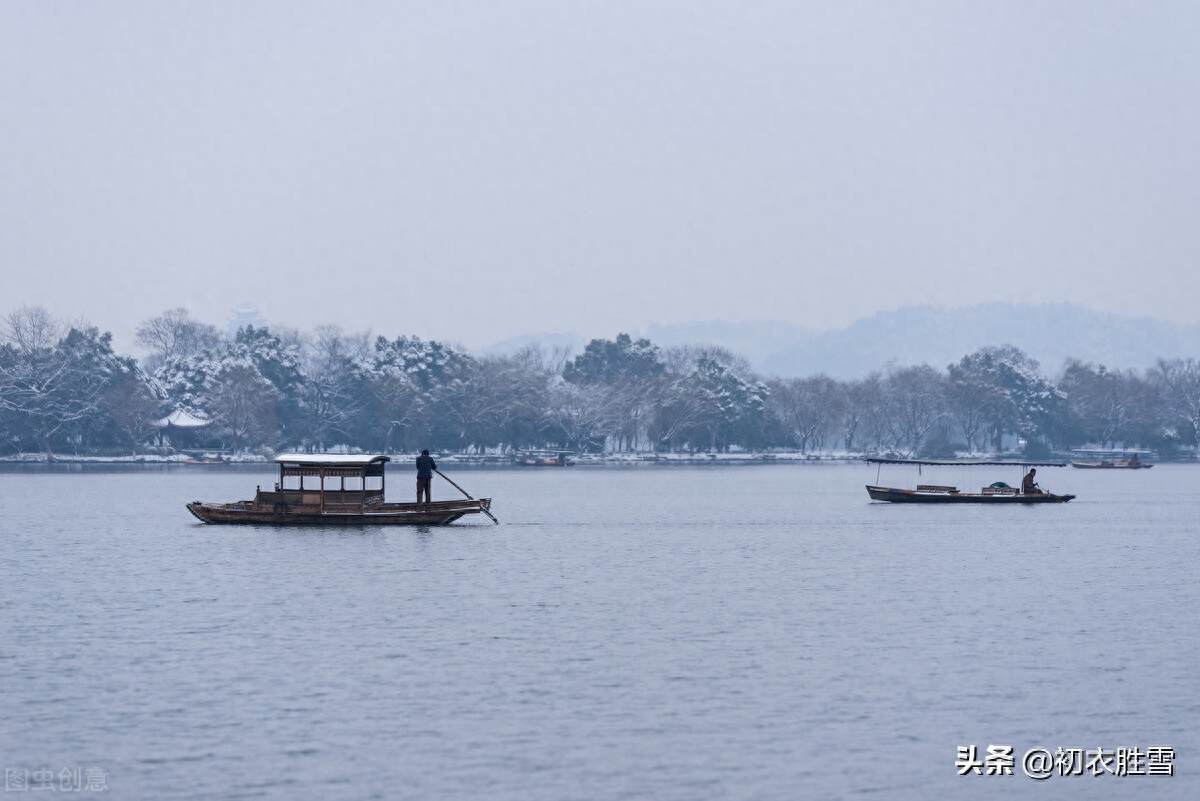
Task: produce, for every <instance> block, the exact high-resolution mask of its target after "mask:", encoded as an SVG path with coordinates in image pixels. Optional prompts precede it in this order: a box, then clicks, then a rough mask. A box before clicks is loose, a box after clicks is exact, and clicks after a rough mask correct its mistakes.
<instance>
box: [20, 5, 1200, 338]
mask: <svg viewBox="0 0 1200 801" xmlns="http://www.w3.org/2000/svg"><path fill="white" fill-rule="evenodd" d="M1198 99H1200V3H1196V2H1192V1H1191V0H1185V1H1181V2H1169V1H1167V0H1155V2H1150V3H1147V2H1144V0H1136V1H1133V2H1104V1H1103V0H1094V1H1091V2H1086V3H1081V2H1073V1H1072V0H1060V1H1059V2H1055V0H1037V1H1036V2H1020V1H1019V0H999V1H998V2H982V1H980V0H976V1H973V2H958V1H955V2H886V1H885V0H879V2H847V1H846V0H828V1H827V2H803V1H802V0H782V1H781V2H745V1H744V0H737V1H736V2H734V1H731V2H703V1H702V0H701V1H698V0H670V1H667V2H655V0H637V1H636V2H617V1H615V0H600V1H597V2H584V1H572V0H546V1H545V2H508V1H507V0H495V1H485V0H477V1H476V2H453V1H447V0H430V1H429V2H400V1H397V2H378V3H374V2H355V3H339V2H326V3H312V2H297V1H296V0H288V1H287V2H167V3H163V2H102V1H99V0H98V1H97V2H53V1H52V0H6V2H4V3H3V4H0V271H2V275H3V279H4V280H3V287H4V289H3V293H2V294H0V313H3V312H7V311H9V310H11V309H12V308H15V307H16V306H19V305H22V304H41V305H45V306H47V307H48V308H49V309H50V310H51V311H53V312H54V313H55V314H58V315H60V316H63V317H78V316H80V315H83V316H86V317H87V318H89V319H90V320H91V321H92V322H93V323H95V324H97V325H99V326H101V327H102V328H105V329H109V330H112V331H113V333H114V335H115V336H116V338H117V346H118V349H119V350H125V351H128V350H130V349H132V347H133V342H132V331H133V329H134V327H135V326H136V325H137V323H138V322H140V321H141V320H144V319H146V318H148V317H152V316H154V315H156V314H159V313H161V312H162V311H164V310H166V309H168V308H172V307H175V306H184V307H186V308H188V309H189V310H190V311H191V312H192V314H193V315H194V316H195V317H197V318H199V319H202V320H206V321H208V322H213V323H217V324H223V323H224V322H225V321H226V320H227V319H228V318H229V316H230V313H231V310H232V309H233V308H234V307H235V306H239V305H243V304H247V303H250V304H254V305H256V306H258V308H259V309H260V310H261V312H262V314H263V316H264V317H265V318H266V319H267V320H268V321H270V322H272V323H278V324H285V325H290V326H295V327H299V328H310V327H312V326H315V325H317V324H320V323H337V324H340V325H342V326H343V327H345V328H347V329H350V330H363V329H367V328H370V329H372V330H374V331H375V332H376V333H382V334H386V335H389V336H395V335H399V334H417V335H420V336H422V337H426V338H435V339H443V340H449V341H456V342H460V343H463V344H465V345H467V346H469V347H477V346H482V345H486V344H489V343H492V342H494V341H497V340H500V339H504V338H506V337H509V336H512V335H515V334H523V333H534V332H551V331H572V332H575V333H577V334H580V335H582V336H584V337H592V336H606V337H610V336H612V335H614V334H615V333H616V332H618V331H622V330H634V329H642V328H645V327H646V326H649V325H650V324H653V323H671V322H682V321H689V320H707V319H725V320H740V321H749V320H787V321H793V322H801V323H805V324H808V325H811V326H813V327H817V328H829V327H841V326H844V325H846V324H848V323H850V322H852V321H853V320H854V319H856V318H858V317H861V316H863V315H866V314H870V313H872V312H874V311H878V310H881V309H891V308H897V307H900V306H905V305H911V304H917V303H933V304H941V305H950V306H959V305H970V304H975V303H979V302H985V301H1018V302H1043V301H1074V302H1078V303H1081V304H1084V305H1087V306H1091V307H1094V308H1097V309H1101V310H1105V311H1113V312H1121V313H1129V314H1138V315H1151V316H1157V317H1162V318H1164V319H1168V320H1172V321H1175V322H1189V323H1190V322H1196V321H1198V320H1200V306H1198V305H1197V300H1196V299H1197V297H1198V296H1200V270H1198V269H1197V268H1198V266H1200V264H1198V261H1200V260H1198V258H1197V257H1198V255H1200V102H1197V101H1198Z"/></svg>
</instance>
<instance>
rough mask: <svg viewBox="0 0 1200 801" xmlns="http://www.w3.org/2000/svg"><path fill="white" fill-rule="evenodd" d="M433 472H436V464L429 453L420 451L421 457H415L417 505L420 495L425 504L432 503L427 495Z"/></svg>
mask: <svg viewBox="0 0 1200 801" xmlns="http://www.w3.org/2000/svg"><path fill="white" fill-rule="evenodd" d="M434 470H437V464H436V463H435V462H434V461H433V457H432V456H430V455H429V451H428V450H423V451H421V455H420V456H418V457H417V503H420V502H421V496H422V495H424V497H425V503H432V502H433V498H432V497H430V495H429V485H430V484H432V483H433V471H434Z"/></svg>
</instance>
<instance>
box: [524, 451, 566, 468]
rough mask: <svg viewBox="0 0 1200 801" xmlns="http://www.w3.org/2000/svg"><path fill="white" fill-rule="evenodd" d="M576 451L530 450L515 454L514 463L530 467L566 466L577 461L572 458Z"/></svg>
mask: <svg viewBox="0 0 1200 801" xmlns="http://www.w3.org/2000/svg"><path fill="white" fill-rule="evenodd" d="M574 455H575V452H574V451H550V450H528V451H517V452H516V453H514V454H513V464H520V465H526V466H529V467H566V466H567V465H573V464H575V462H574V461H573V460H572V459H571V458H570V457H571V456H574Z"/></svg>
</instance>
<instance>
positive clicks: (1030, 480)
mask: <svg viewBox="0 0 1200 801" xmlns="http://www.w3.org/2000/svg"><path fill="white" fill-rule="evenodd" d="M1036 475H1037V468H1035V467H1031V468H1029V472H1028V473H1026V474H1025V478H1024V480H1023V481H1022V482H1021V492H1022V493H1024V494H1025V495H1041V494H1042V488H1041V487H1039V486H1038V485H1037V479H1035V478H1034V476H1036Z"/></svg>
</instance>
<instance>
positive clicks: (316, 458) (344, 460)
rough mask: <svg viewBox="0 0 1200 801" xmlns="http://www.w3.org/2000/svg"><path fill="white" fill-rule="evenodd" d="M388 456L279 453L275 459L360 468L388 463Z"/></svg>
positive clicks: (289, 462) (283, 462)
mask: <svg viewBox="0 0 1200 801" xmlns="http://www.w3.org/2000/svg"><path fill="white" fill-rule="evenodd" d="M391 460H392V458H391V457H390V456H383V455H381V454H374V453H281V454H280V455H279V456H277V457H275V461H276V462H277V463H279V464H321V465H331V464H332V465H348V466H356V467H357V466H361V465H367V464H376V463H379V464H383V463H384V462H390V461H391Z"/></svg>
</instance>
